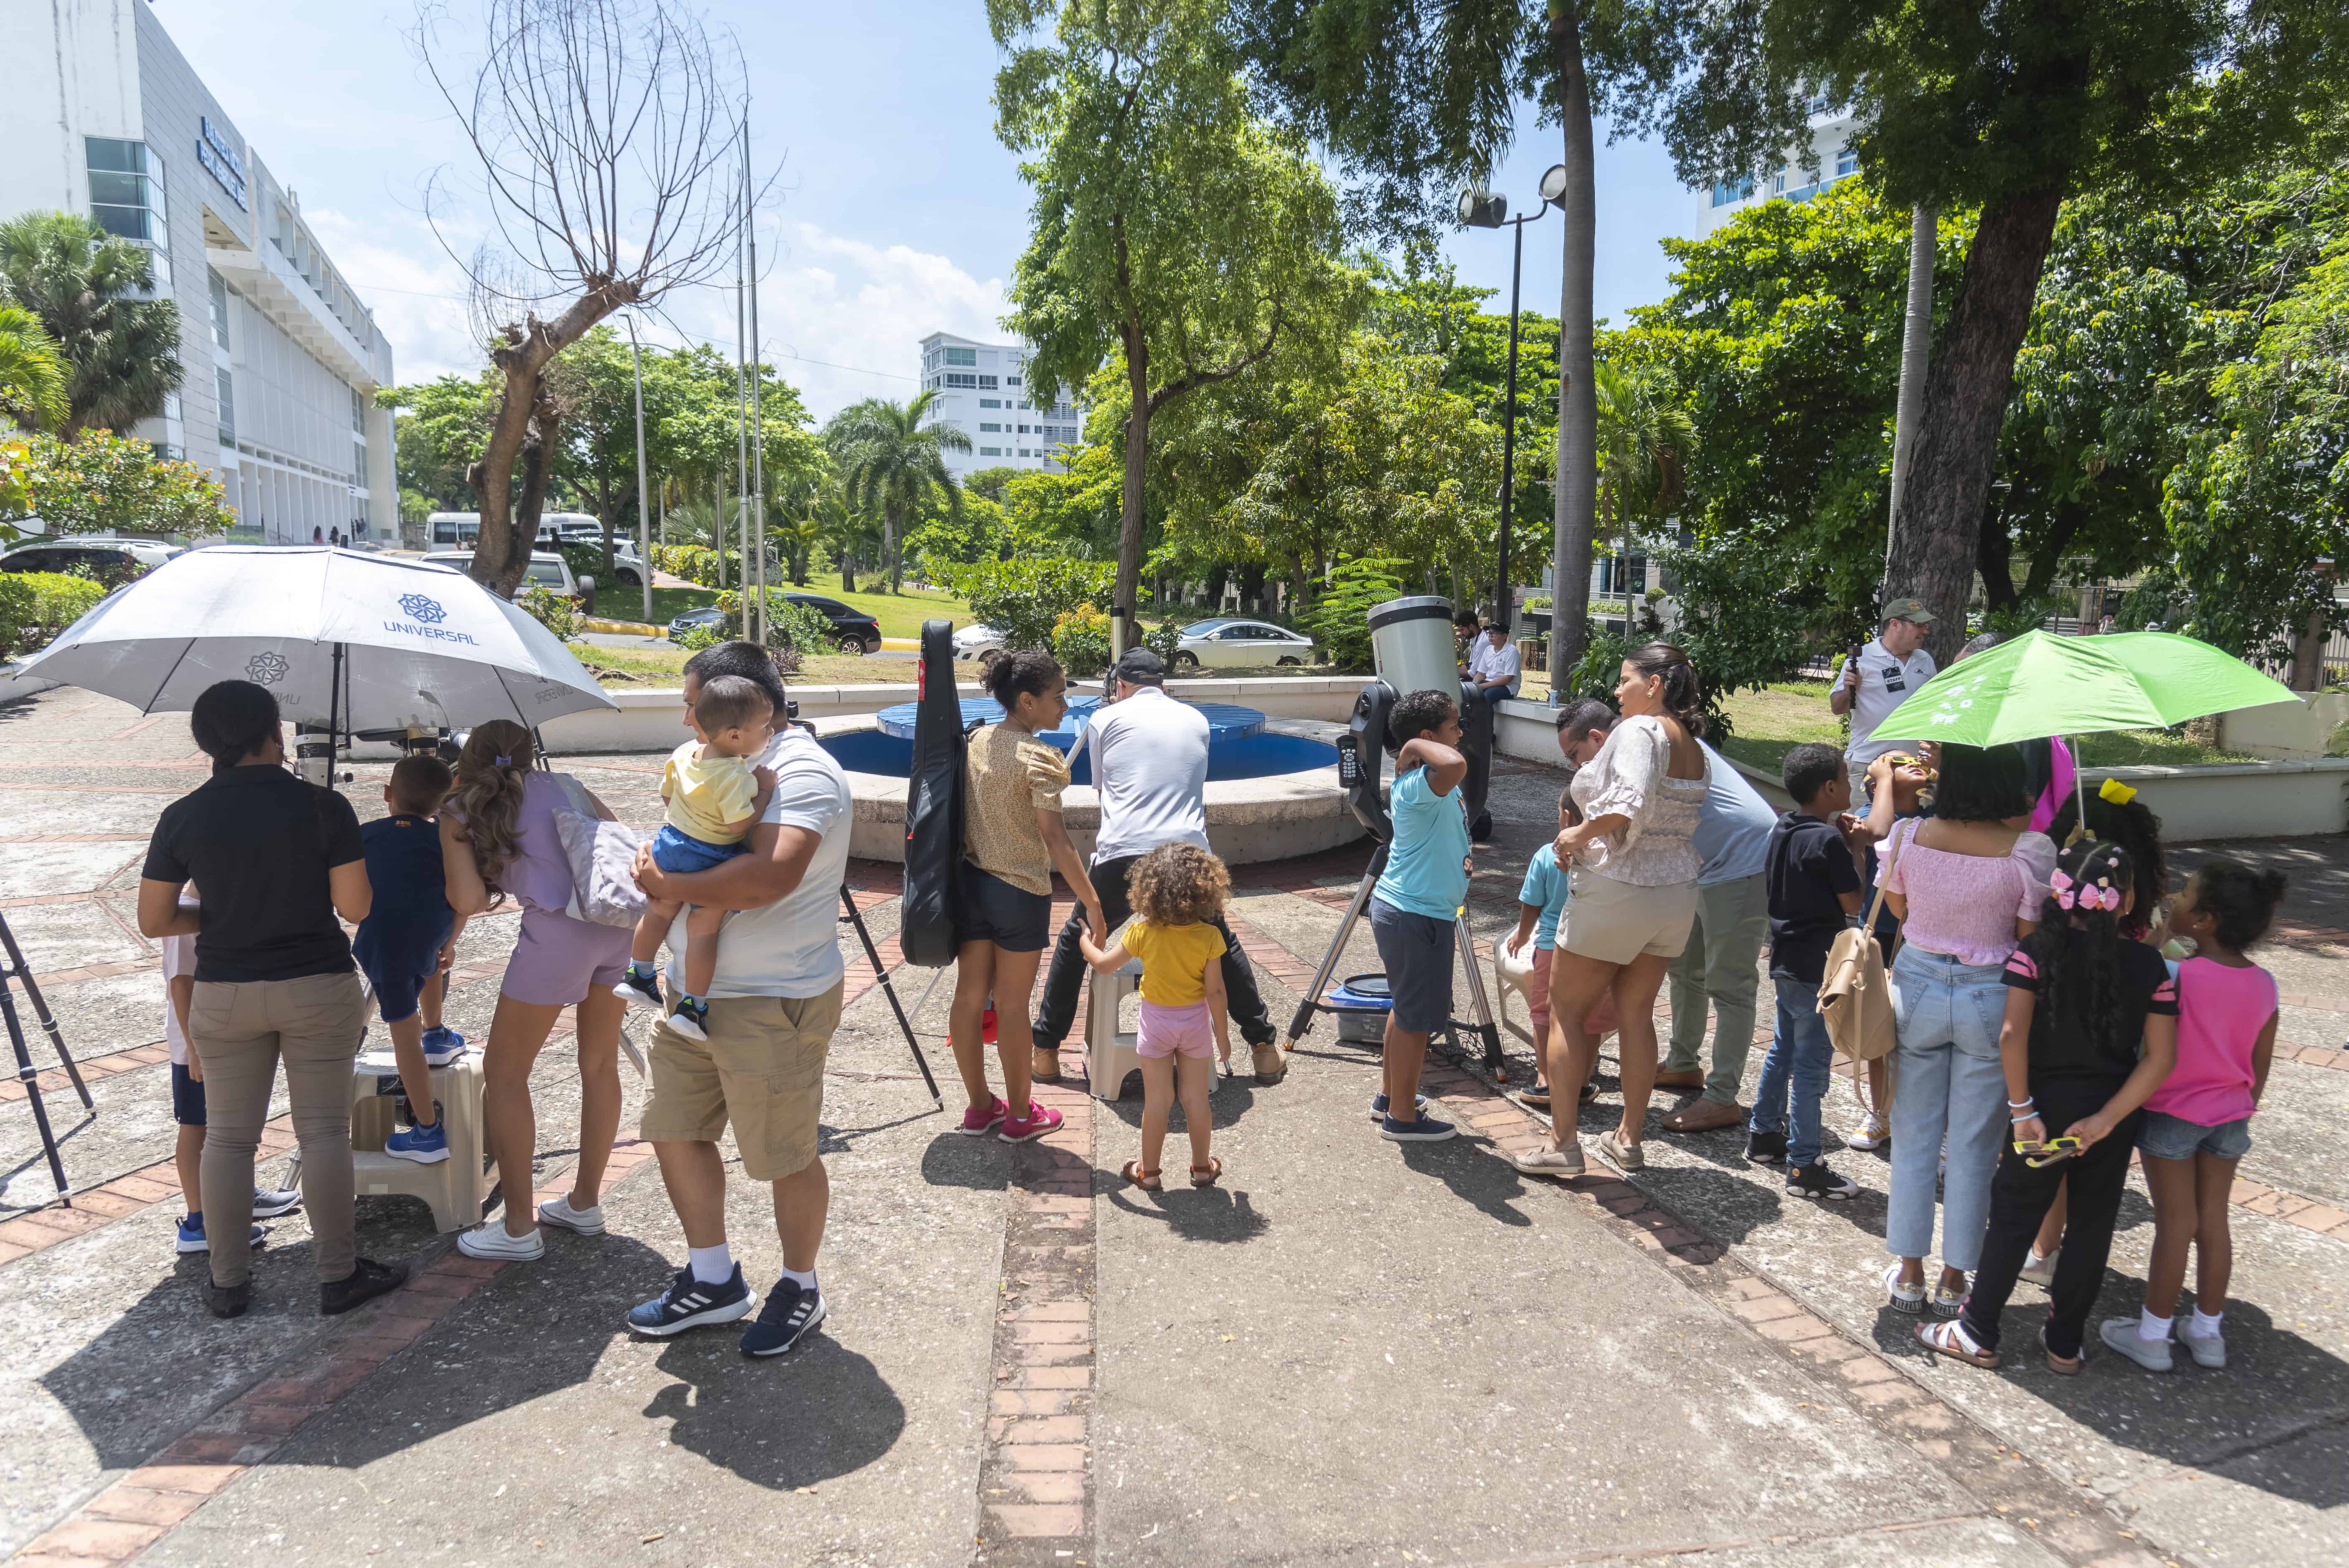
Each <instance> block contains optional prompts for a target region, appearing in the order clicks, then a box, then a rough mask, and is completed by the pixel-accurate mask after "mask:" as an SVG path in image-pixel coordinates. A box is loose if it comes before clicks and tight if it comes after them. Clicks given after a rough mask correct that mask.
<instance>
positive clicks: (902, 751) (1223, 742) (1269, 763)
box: [823, 696, 1338, 784]
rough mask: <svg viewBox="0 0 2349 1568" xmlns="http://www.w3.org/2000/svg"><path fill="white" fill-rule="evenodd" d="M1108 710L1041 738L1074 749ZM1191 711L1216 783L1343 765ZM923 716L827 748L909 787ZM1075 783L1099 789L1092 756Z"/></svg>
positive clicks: (890, 712) (905, 715) (1303, 745)
mask: <svg viewBox="0 0 2349 1568" xmlns="http://www.w3.org/2000/svg"><path fill="white" fill-rule="evenodd" d="M1101 706H1102V699H1101V698H1100V697H1098V696H1072V697H1071V698H1070V699H1069V716H1068V717H1067V718H1066V719H1065V720H1063V721H1062V723H1061V727H1060V728H1058V729H1054V730H1049V731H1046V732H1044V733H1042V734H1040V735H1039V736H1037V739H1039V740H1041V741H1044V742H1046V743H1047V744H1048V745H1052V746H1057V747H1059V748H1061V750H1063V751H1067V750H1069V749H1071V748H1073V747H1074V746H1075V745H1076V743H1077V733H1078V731H1079V730H1081V729H1082V728H1083V727H1085V726H1086V725H1087V724H1088V723H1090V722H1091V721H1092V716H1093V712H1094V710H1095V709H1097V708H1099V707H1101ZM1189 706H1190V707H1195V708H1197V709H1198V710H1199V711H1200V712H1201V713H1204V714H1206V716H1207V778H1208V779H1209V780H1210V781H1213V780H1217V779H1263V778H1267V777H1268V776H1270V775H1272V774H1276V773H1302V772H1306V771H1308V770H1309V769H1316V768H1329V767H1331V766H1334V765H1335V764H1336V762H1337V760H1338V748H1336V747H1334V746H1331V745H1330V744H1329V743H1328V742H1326V741H1320V740H1309V739H1307V738H1304V737H1302V736H1296V735H1278V734H1275V733H1273V732H1272V731H1269V730H1268V729H1266V728H1265V727H1264V715H1263V714H1262V713H1260V712H1258V711H1257V709H1255V708H1252V707H1235V706H1234V705H1232V704H1230V703H1223V702H1195V703H1192V704H1190V705H1189ZM919 711H920V707H919V705H918V704H916V703H910V702H901V703H898V704H897V705H895V707H885V708H883V709H882V710H881V711H880V713H879V714H878V715H877V716H876V717H877V719H878V727H876V728H873V729H861V730H852V731H851V732H849V733H848V734H845V735H834V736H827V737H826V738H824V739H823V748H824V749H825V750H826V751H829V752H831V753H832V755H833V758H834V759H836V760H837V761H838V762H839V763H840V765H841V766H842V767H843V768H845V769H849V770H850V771H851V772H855V773H878V774H881V775H884V776H885V777H888V778H895V779H903V778H905V775H906V774H907V773H909V772H911V771H912V770H913V766H914V723H915V718H916V715H917V714H918V713H919ZM1001 717H1003V707H1002V705H1001V704H999V703H998V702H996V701H995V700H994V699H993V698H992V697H964V698H963V699H962V721H963V726H964V727H965V728H968V727H970V726H971V725H974V724H993V723H995V722H996V721H998V720H999V719H1000V718H1001ZM1070 777H1071V782H1074V783H1078V784H1091V783H1092V781H1093V776H1092V748H1087V749H1086V751H1085V753H1084V755H1082V756H1081V757H1079V758H1077V763H1076V767H1075V769H1073V770H1072V771H1071V775H1070Z"/></svg>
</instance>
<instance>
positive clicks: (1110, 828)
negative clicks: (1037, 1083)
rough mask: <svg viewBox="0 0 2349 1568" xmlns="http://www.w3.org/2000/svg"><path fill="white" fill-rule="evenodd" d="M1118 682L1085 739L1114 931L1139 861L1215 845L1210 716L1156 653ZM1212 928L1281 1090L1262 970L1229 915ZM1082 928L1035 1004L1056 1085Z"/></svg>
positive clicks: (1248, 1025) (1101, 876)
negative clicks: (1172, 692) (1180, 693)
mask: <svg viewBox="0 0 2349 1568" xmlns="http://www.w3.org/2000/svg"><path fill="white" fill-rule="evenodd" d="M1115 678H1116V683H1117V700H1116V701H1115V702H1113V703H1111V704H1109V705H1107V706H1105V707H1101V708H1097V709H1095V710H1094V713H1093V717H1092V720H1091V722H1090V723H1088V725H1087V726H1086V734H1085V746H1086V748H1087V749H1088V750H1089V751H1091V752H1092V762H1093V779H1094V782H1095V784H1096V785H1097V786H1098V787H1099V789H1100V792H1101V828H1100V830H1099V831H1098V832H1097V833H1096V834H1095V836H1094V840H1093V858H1092V868H1091V872H1092V881H1093V891H1094V892H1098V893H1100V894H1101V901H1102V918H1103V919H1105V920H1107V921H1108V922H1109V924H1110V928H1111V929H1112V931H1113V930H1115V929H1116V928H1117V926H1118V924H1119V923H1121V922H1123V920H1124V919H1125V918H1126V917H1127V916H1128V915H1129V914H1131V913H1133V905H1132V904H1131V903H1128V902H1127V900H1126V892H1125V879H1126V875H1127V873H1128V872H1131V871H1132V870H1133V863H1134V862H1135V861H1138V860H1140V859H1141V858H1142V857H1143V855H1146V854H1148V853H1149V852H1150V851H1153V850H1154V849H1156V848H1157V847H1158V846H1159V845H1161V844H1196V845H1198V846H1199V847H1200V848H1201V849H1203V850H1205V849H1210V848H1212V847H1213V846H1211V845H1210V844H1209V843H1208V842H1207V805H1206V785H1207V717H1206V715H1205V714H1203V713H1201V712H1200V711H1199V710H1198V709H1197V708H1195V707H1192V706H1191V705H1190V704H1188V703H1185V702H1177V701H1175V700H1174V698H1173V697H1171V696H1167V695H1166V692H1165V689H1164V687H1165V685H1166V662H1165V661H1164V659H1162V658H1160V657H1159V656H1158V655H1156V654H1154V653H1153V652H1151V651H1150V650H1149V649H1148V648H1135V649H1133V650H1132V651H1131V652H1129V653H1128V654H1127V655H1125V656H1124V657H1123V658H1122V659H1120V660H1119V661H1118V663H1117V669H1116V672H1115ZM1209 923H1210V924H1212V925H1214V926H1215V927H1216V930H1218V931H1220V932H1222V933H1223V935H1224V957H1223V974H1224V993H1225V997H1226V1004H1227V1006H1229V1009H1230V1012H1231V1020H1232V1026H1233V1027H1235V1028H1237V1030H1239V1032H1240V1037H1241V1038H1242V1039H1245V1040H1246V1041H1247V1043H1248V1047H1249V1051H1250V1054H1251V1056H1252V1057H1253V1058H1254V1067H1255V1069H1256V1081H1257V1083H1259V1084H1264V1085H1271V1084H1276V1083H1278V1082H1279V1081H1280V1079H1281V1077H1282V1075H1284V1074H1285V1073H1287V1072H1288V1062H1287V1060H1286V1059H1285V1058H1284V1057H1282V1056H1281V1053H1280V1047H1278V1045H1276V1044H1274V1031H1273V1026H1272V1019H1271V1018H1270V1017H1269V1016H1267V1015H1266V1013H1265V1010H1264V998H1263V997H1262V996H1261V995H1258V994H1257V988H1256V973H1255V971H1254V970H1252V969H1251V968H1249V966H1248V961H1247V954H1244V953H1242V952H1241V951H1240V944H1239V939H1238V938H1237V937H1236V936H1234V935H1233V934H1232V930H1231V927H1230V926H1229V925H1227V924H1226V923H1224V919H1223V917H1222V916H1221V915H1218V916H1216V919H1215V920H1213V921H1211V922H1209ZM1083 929H1084V911H1082V910H1079V911H1077V913H1076V914H1075V915H1074V916H1072V917H1071V919H1070V921H1069V923H1068V924H1066V925H1065V926H1063V927H1061V936H1060V940H1059V942H1058V943H1056V944H1054V945H1053V948H1052V963H1051V967H1050V969H1049V970H1047V971H1046V973H1045V975H1044V992H1043V995H1042V996H1041V997H1040V998H1039V999H1038V1001H1037V1004H1036V1016H1035V1021H1034V1034H1035V1044H1036V1061H1035V1074H1036V1076H1037V1077H1038V1078H1041V1079H1043V1080H1044V1081H1045V1082H1047V1083H1050V1082H1052V1081H1054V1080H1056V1079H1057V1078H1059V1077H1060V1076H1061V1050H1060V1047H1061V1041H1062V1040H1063V1039H1066V1038H1067V1037H1068V1034H1069V1030H1070V1029H1071V1027H1072V1026H1074V1024H1075V1022H1076V1014H1077V991H1078V988H1079V987H1080V986H1081V985H1082V984H1083V981H1084V977H1085V973H1086V971H1087V969H1088V968H1089V967H1090V965H1087V964H1086V963H1085V960H1084V954H1082V953H1081V952H1079V951H1078V948H1077V934H1078V933H1079V932H1081V931H1082V930H1083ZM1094 983H1095V984H1096V985H1098V984H1100V982H1099V980H1096V981H1095V982H1094Z"/></svg>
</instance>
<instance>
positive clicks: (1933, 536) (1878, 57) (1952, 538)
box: [1624, 0, 2349, 659]
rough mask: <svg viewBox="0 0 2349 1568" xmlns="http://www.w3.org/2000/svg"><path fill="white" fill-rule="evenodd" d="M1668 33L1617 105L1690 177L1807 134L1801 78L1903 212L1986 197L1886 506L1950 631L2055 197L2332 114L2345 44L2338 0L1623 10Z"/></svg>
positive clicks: (2291, 134) (2173, 166) (2160, 190)
mask: <svg viewBox="0 0 2349 1568" xmlns="http://www.w3.org/2000/svg"><path fill="white" fill-rule="evenodd" d="M1637 9H1638V10H1639V11H1640V14H1641V15H1642V18H1643V21H1644V22H1646V23H1647V24H1649V25H1651V26H1652V27H1653V29H1654V31H1655V35H1656V36H1662V37H1666V38H1668V39H1669V40H1670V45H1671V46H1670V47H1668V48H1666V49H1665V50H1664V51H1662V54H1661V57H1660V64H1661V67H1663V68H1662V69H1661V70H1659V71H1657V72H1656V73H1655V74H1654V75H1653V76H1652V77H1651V88H1650V90H1649V91H1647V92H1646V93H1645V94H1644V95H1643V96H1642V97H1641V98H1640V99H1639V100H1638V101H1637V103H1636V104H1634V105H1633V106H1632V112H1631V113H1630V115H1629V116H1628V117H1627V119H1625V121H1624V123H1625V125H1626V126H1627V127H1630V128H1633V129H1645V128H1658V129H1661V130H1662V131H1663V132H1664V135H1665V138H1666V139H1667V141H1668V142H1669V144H1670V145H1671V149H1672V151H1673V154H1674V158H1675V160H1676V162H1677V164H1678V167H1679V170H1680V173H1681V176H1682V179H1684V180H1686V181H1688V182H1689V183H1691V184H1692V185H1702V184H1705V183H1710V182H1712V181H1722V180H1739V179H1742V178H1745V177H1749V176H1751V175H1752V174H1753V173H1754V172H1755V171H1756V170H1768V169H1771V168H1774V167H1776V166H1777V165H1779V164H1780V163H1781V162H1782V161H1783V160H1784V159H1785V149H1786V148H1788V147H1790V146H1803V147H1807V146H1808V145H1809V143H1808V139H1807V127H1808V123H1809V116H1810V109H1811V106H1812V103H1813V101H1814V98H1815V95H1820V94H1824V96H1825V98H1826V100H1827V102H1828V103H1829V104H1830V105H1832V106H1834V107H1837V108H1848V109H1850V110H1851V111H1852V112H1853V113H1854V114H1856V115H1857V119H1858V122H1859V126H1860V132H1859V136H1858V138H1857V147H1858V151H1859V155H1860V160H1861V164H1862V168H1863V170H1865V171H1866V175H1867V178H1868V180H1869V181H1870V182H1871V183H1872V184H1874V185H1875V186H1876V187H1877V188H1878V190H1879V191H1880V192H1881V194H1882V195H1883V197H1884V199H1885V201H1887V202H1888V203H1889V204H1890V205H1891V206H1893V207H1894V208H1895V209H1896V210H1899V211H1907V210H1908V209H1909V207H1910V206H1911V205H1912V204H1914V205H1922V206H1926V207H1929V208H1932V209H1936V210H1955V209H1962V208H1974V209H1978V210H1979V217H1978V219H1977V221H1976V223H1975V227H1974V231H1973V235H1972V239H1971V243H1970V244H1969V245H1968V246H1967V249H1966V255H1965V264H1964V270H1963V273H1962V275H1961V278H1960V280H1959V282H1958V285H1957V289H1956V291H1955V295H1954V297H1953V298H1952V299H1951V304H1950V307H1949V310H1948V312H1947V314H1946V315H1944V316H1943V317H1942V318H1941V321H1940V326H1939V328H1938V330H1937V331H1936V333H1935V335H1934V342H1933V348H1932V354H1931V357H1930V363H1929V367H1928V370H1927V374H1926V381H1925V387H1924V397H1923V407H1922V413H1921V416H1920V422H1919V426H1918V432H1917V438H1916V443H1915V446H1914V449H1913V451H1912V454H1911V457H1910V459H1909V463H1910V466H1909V475H1908V479H1907V481H1906V483H1905V484H1904V487H1903V490H1902V494H1901V515H1900V516H1899V517H1897V518H1895V519H1893V544H1892V549H1891V552H1890V555H1889V561H1888V562H1887V570H1886V576H1885V583H1886V587H1887V591H1888V592H1889V593H1896V594H1914V595H1915V596H1917V597H1919V598H1920V599H1922V600H1924V601H1925V603H1927V604H1929V605H1930V606H1931V607H1932V608H1933V609H1934V610H1935V611H1936V612H1938V613H1939V614H1940V622H1939V624H1938V625H1937V626H1936V628H1935V632H1934V634H1933V637H1932V639H1931V645H1932V647H1933V651H1934V653H1935V654H1936V655H1937V656H1940V657H1943V658H1944V659H1946V657H1947V655H1950V654H1951V653H1953V652H1954V651H1955V648H1956V645H1957V643H1958V641H1959V640H1960V639H1961V637H1962V636H1963V634H1964V616H1963V614H1962V612H1963V609H1964V606H1965V603H1966V601H1967V598H1968V597H1969V591H1970V588H1971V583H1972V577H1973V572H1974V568H1975V563H1976V561H1977V559H1978V555H1979V548H1978V539H1979V534H1980V531H1981V529H1982V521H1983V518H1984V516H1985V514H1986V511H1987V503H1988V501H1989V499H1990V492H1991V487H1992V481H1993V480H1995V478H1996V477H1997V470H1998V457H1999V439H2000V433H2001V429H2002V421H2003V416H2004V413H2005V411H2006V407H2007V402H2008V396H2009V393H2010V391H2011V389H2012V387H2013V373H2014V365H2015V355H2016V351H2017V350H2018V349H2019V348H2020V347H2021V346H2022V345H2023V339H2024V336H2025V334H2026V333H2027V331H2028V330H2029V327H2030V324H2031V316H2032V310H2033V301H2034V298H2035V296H2036V294H2037V290H2038V285H2039V282H2040V278H2041V276H2042V273H2043V269H2044V263H2045V260H2046V257H2047V253H2048V247H2049V242H2050V241H2051V239H2052V238H2053V236H2054V232H2055V225H2056V221H2057V216H2058V214H2059V212H2060V211H2061V210H2062V207H2063V204H2064V201H2066V200H2067V199H2068V198H2072V197H2075V196H2080V195H2085V194H2088V193H2091V192H2095V191H2116V190H2122V189H2131V190H2136V191H2142V192H2145V193H2147V194H2149V195H2152V196H2154V197H2156V198H2157V199H2158V198H2159V197H2161V196H2163V195H2165V194H2169V193H2176V192H2180V191H2189V190H2190V189H2192V187H2193V186H2194V184H2195V183H2196V182H2198V181H2203V180H2207V179H2209V178H2210V177H2212V176H2213V175H2215V174H2218V173H2222V172H2224V171H2226V170H2230V169H2234V168H2240V167H2242V166H2243V165H2244V164H2245V163H2246V162H2247V161H2252V160H2257V159H2259V158H2261V157H2263V156H2266V155H2269V154H2271V153H2273V152H2276V151H2279V150H2284V149H2288V148H2291V147H2292V146H2294V145H2297V144H2298V143H2300V142H2301V141H2302V139H2304V138H2305V137H2306V136H2307V135H2309V134H2310V133H2312V132H2313V131H2315V130H2317V129H2320V128H2322V127H2323V126H2324V125H2325V124H2326V123H2327V122H2328V119H2329V117H2327V116H2326V115H2325V114H2324V113H2323V111H2325V110H2327V109H2328V108H2330V107H2331V106H2332V105H2333V104H2334V103H2337V101H2338V100H2339V98H2340V97H2341V95H2342V91H2343V88H2344V85H2349V84H2344V75H2345V74H2349V73H2344V60H2349V10H2344V8H2343V7H2342V6H2341V5H2338V4H2337V3H2336V0H2270V3H2267V4H2261V5H2215V4H2211V3H2210V0H1990V3H1987V4H1980V5H1961V4H1944V3H1933V4H1925V5H1918V4H1914V3H1911V0H1800V3H1799V4H1797V3H1793V0H1774V3H1769V4H1764V5H1743V6H1717V5H1706V4H1703V3H1702V0H1653V3H1651V4H1650V5H1643V6H1640V7H1638V8H1637Z"/></svg>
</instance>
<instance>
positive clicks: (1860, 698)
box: [1827, 599, 1939, 810]
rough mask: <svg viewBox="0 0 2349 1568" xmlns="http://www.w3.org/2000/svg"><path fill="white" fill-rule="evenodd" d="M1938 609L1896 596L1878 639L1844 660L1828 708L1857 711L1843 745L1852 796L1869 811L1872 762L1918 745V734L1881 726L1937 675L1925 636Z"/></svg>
mask: <svg viewBox="0 0 2349 1568" xmlns="http://www.w3.org/2000/svg"><path fill="white" fill-rule="evenodd" d="M1932 624H1933V613H1932V612H1931V611H1930V610H1928V609H1926V608H1925V606H1924V603H1923V602H1922V601H1920V600H1916V599H1895V600H1894V601H1892V603H1889V604H1887V605H1886V606H1884V629H1883V630H1882V631H1881V632H1880V633H1878V635H1877V637H1876V640H1875V641H1873V642H1871V643H1869V644H1868V645H1867V646H1866V647H1864V648H1862V649H1860V650H1859V653H1858V655H1857V656H1856V657H1853V658H1849V659H1846V660H1845V661H1844V666H1843V672H1842V674H1841V675H1840V676H1837V680H1836V684H1835V690H1834V691H1833V692H1832V693H1830V694H1829V695H1828V696H1827V706H1828V707H1830V708H1832V709H1834V710H1835V712H1836V714H1837V716H1838V717H1840V716H1841V715H1844V714H1849V715H1851V739H1850V740H1849V741H1848V742H1847V743H1846V744H1845V746H1844V748H1843V757H1844V766H1845V769H1847V771H1848V772H1849V773H1850V775H1851V798H1852V799H1853V800H1854V801H1855V802H1858V803H1860V809H1861V810H1866V805H1865V802H1866V800H1867V799H1868V764H1869V763H1871V762H1873V761H1875V760H1876V759H1877V758H1878V757H1881V756H1883V755H1884V754H1885V753H1886V752H1888V751H1909V750H1914V749H1915V748H1916V745H1917V742H1916V740H1915V739H1914V738H1909V737H1905V736H1890V735H1886V736H1879V735H1878V734H1877V733H1876V729H1877V727H1878V725H1880V724H1882V723H1883V722H1884V721H1885V720H1886V719H1887V718H1889V717H1891V714H1892V710H1893V709H1894V708H1896V707H1899V706H1900V705H1901V704H1902V703H1904V702H1906V701H1908V700H1909V697H1910V696H1913V695H1914V694H1915V692H1916V690H1917V688H1918V687H1919V686H1923V685H1924V684H1925V683H1926V682H1927V681H1929V680H1931V679H1932V678H1933V675H1934V672H1935V670H1936V669H1937V668H1938V667H1939V666H1937V665H1935V664H1934V663H1933V655H1930V654H1929V653H1927V652H1926V651H1925V634H1926V632H1927V631H1928V630H1929V629H1930V627H1931V626H1932Z"/></svg>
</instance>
